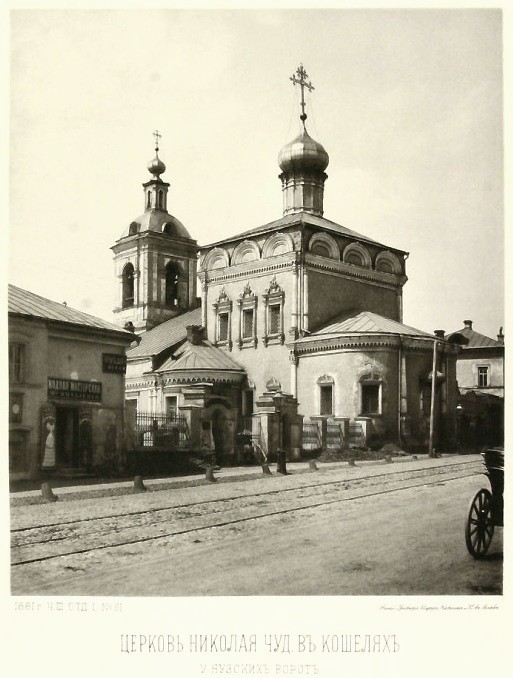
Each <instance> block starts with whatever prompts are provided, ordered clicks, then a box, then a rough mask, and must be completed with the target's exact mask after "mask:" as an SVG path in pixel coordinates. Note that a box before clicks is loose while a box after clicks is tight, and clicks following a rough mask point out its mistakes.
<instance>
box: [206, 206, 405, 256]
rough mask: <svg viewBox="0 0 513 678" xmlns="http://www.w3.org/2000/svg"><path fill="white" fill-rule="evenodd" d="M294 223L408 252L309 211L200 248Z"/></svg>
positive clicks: (396, 250) (287, 216) (285, 217)
mask: <svg viewBox="0 0 513 678" xmlns="http://www.w3.org/2000/svg"><path fill="white" fill-rule="evenodd" d="M294 224H305V225H310V226H318V227H319V228H323V229H325V230H327V231H331V232H332V233H338V234H339V235H345V236H349V237H351V238H355V239H357V240H362V241H364V242H367V243H371V244H373V245H379V247H386V248H387V249H391V250H394V251H395V252H401V253H403V254H406V252H405V251H404V250H399V249H397V248H395V247H389V246H388V245H384V244H383V243H380V242H378V241H377V240H372V238H368V237H367V236H365V235H362V234H361V233H357V232H356V231H353V230H351V229H350V228H347V227H346V226H342V225H341V224H337V223H336V222H334V221H330V220H329V219H325V218H324V217H318V216H316V215H315V214H310V213H309V212H300V213H295V214H287V215H286V216H284V217H281V219H276V220H275V221H271V222H269V223H268V224H264V225H263V226H257V227H256V228H252V229H250V230H249V231H243V232H242V233H237V234H236V235H233V236H231V237H230V238H224V239H223V240H218V241H217V242H213V243H210V244H209V245H202V246H201V248H200V249H202V250H204V249H208V248H210V247H214V246H216V245H222V244H225V243H229V242H233V241H235V240H241V239H244V238H248V237H250V236H254V235H258V234H259V233H266V232H267V231H278V230H280V229H281V228H284V227H285V226H292V225H294Z"/></svg>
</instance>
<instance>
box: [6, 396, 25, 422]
mask: <svg viewBox="0 0 513 678" xmlns="http://www.w3.org/2000/svg"><path fill="white" fill-rule="evenodd" d="M22 419H23V393H9V423H10V424H21V422H22Z"/></svg>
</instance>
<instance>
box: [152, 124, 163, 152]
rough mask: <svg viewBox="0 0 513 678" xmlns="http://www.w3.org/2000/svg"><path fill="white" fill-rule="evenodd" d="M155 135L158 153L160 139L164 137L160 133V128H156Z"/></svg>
mask: <svg viewBox="0 0 513 678" xmlns="http://www.w3.org/2000/svg"><path fill="white" fill-rule="evenodd" d="M153 136H154V137H155V152H156V153H158V152H159V139H161V138H162V134H160V132H159V131H158V129H156V130H155V131H154V132H153Z"/></svg>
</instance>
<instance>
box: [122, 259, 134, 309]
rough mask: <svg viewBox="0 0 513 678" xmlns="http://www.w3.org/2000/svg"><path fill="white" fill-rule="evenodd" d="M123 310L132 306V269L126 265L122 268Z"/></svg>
mask: <svg viewBox="0 0 513 678" xmlns="http://www.w3.org/2000/svg"><path fill="white" fill-rule="evenodd" d="M122 284H123V302H122V303H123V308H127V307H128V306H133V305H134V267H133V266H132V264H130V263H128V264H126V266H125V267H124V268H123V281H122Z"/></svg>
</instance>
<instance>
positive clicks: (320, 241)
mask: <svg viewBox="0 0 513 678" xmlns="http://www.w3.org/2000/svg"><path fill="white" fill-rule="evenodd" d="M308 250H309V251H310V252H311V253H312V254H316V255H317V256H319V257H325V258H326V259H335V260H336V261H339V260H340V251H339V249H338V245H337V242H336V240H335V238H333V237H332V236H331V235H329V234H328V233H314V235H312V237H311V238H310V242H309V243H308Z"/></svg>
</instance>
